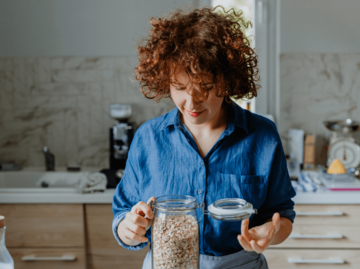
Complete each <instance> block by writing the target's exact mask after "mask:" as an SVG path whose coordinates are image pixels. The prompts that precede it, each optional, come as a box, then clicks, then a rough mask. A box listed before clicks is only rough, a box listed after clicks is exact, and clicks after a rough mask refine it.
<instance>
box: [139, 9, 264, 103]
mask: <svg viewBox="0 0 360 269" xmlns="http://www.w3.org/2000/svg"><path fill="white" fill-rule="evenodd" d="M217 8H218V7H216V8H214V9H209V8H203V9H196V10H193V11H191V12H186V11H183V10H177V11H176V12H175V13H174V14H172V15H171V17H170V18H159V19H154V18H152V19H151V21H150V22H151V25H152V27H153V28H152V29H151V31H150V38H149V39H146V40H144V41H143V45H140V46H139V47H138V50H139V64H138V66H137V67H136V68H135V69H137V74H136V76H135V77H136V79H137V80H139V81H140V84H141V91H142V93H143V94H144V96H145V97H147V98H149V99H156V101H159V100H160V99H162V98H163V97H170V98H171V96H170V83H171V79H174V75H176V73H177V72H178V71H179V68H182V69H184V70H185V71H186V73H187V74H188V75H189V76H190V78H191V82H192V83H199V85H200V87H199V90H200V91H201V95H202V96H204V97H205V98H207V96H208V91H209V89H208V88H206V87H205V86H204V84H203V83H202V82H203V78H204V77H206V76H211V77H212V80H213V83H214V85H215V88H216V89H217V92H216V95H217V96H224V97H225V100H226V101H227V102H230V100H229V97H232V98H234V99H240V98H243V97H245V98H247V99H251V98H253V97H255V96H257V90H258V89H259V87H260V86H259V84H257V83H256V82H257V81H259V76H258V67H257V55H256V54H255V51H254V50H253V48H251V46H250V40H249V38H248V37H247V36H246V35H245V33H244V30H245V29H246V28H248V27H249V26H251V23H250V22H247V21H245V19H244V18H243V16H242V13H241V12H236V11H235V10H234V9H231V10H230V11H228V12H225V10H224V9H223V11H224V12H223V13H221V12H217V11H216V9H217ZM198 94H199V93H198Z"/></svg>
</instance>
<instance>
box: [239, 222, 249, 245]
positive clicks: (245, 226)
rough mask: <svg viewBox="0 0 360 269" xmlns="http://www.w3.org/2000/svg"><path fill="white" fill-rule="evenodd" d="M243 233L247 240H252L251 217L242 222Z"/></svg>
mask: <svg viewBox="0 0 360 269" xmlns="http://www.w3.org/2000/svg"><path fill="white" fill-rule="evenodd" d="M241 235H242V236H243V237H244V238H245V240H246V241H248V242H250V235H249V218H247V219H244V220H243V221H242V222H241Z"/></svg>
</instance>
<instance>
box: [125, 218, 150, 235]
mask: <svg viewBox="0 0 360 269" xmlns="http://www.w3.org/2000/svg"><path fill="white" fill-rule="evenodd" d="M124 222H125V223H124V224H125V226H126V228H127V229H129V230H130V231H132V232H134V233H136V234H138V235H144V234H145V233H146V229H145V228H144V227H142V226H140V225H138V224H135V223H133V222H132V221H131V220H129V219H125V220H124ZM145 227H146V226H145Z"/></svg>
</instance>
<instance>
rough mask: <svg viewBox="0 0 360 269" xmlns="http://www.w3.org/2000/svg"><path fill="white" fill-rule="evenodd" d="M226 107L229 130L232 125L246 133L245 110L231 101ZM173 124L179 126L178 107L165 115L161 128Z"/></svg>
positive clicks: (232, 127) (231, 128)
mask: <svg viewBox="0 0 360 269" xmlns="http://www.w3.org/2000/svg"><path fill="white" fill-rule="evenodd" d="M227 108H228V116H229V122H228V128H227V129H229V130H231V131H232V130H233V129H234V126H236V127H240V128H242V129H244V130H245V132H246V133H248V128H247V119H246V115H245V111H244V109H243V108H241V107H240V106H239V105H237V104H236V103H234V102H231V103H230V104H227ZM171 125H174V126H176V127H179V126H181V125H182V124H181V121H180V111H179V110H178V108H175V109H173V110H172V111H170V113H169V114H168V115H167V117H166V118H165V119H164V121H163V124H162V126H161V130H164V129H166V128H167V127H169V126H171Z"/></svg>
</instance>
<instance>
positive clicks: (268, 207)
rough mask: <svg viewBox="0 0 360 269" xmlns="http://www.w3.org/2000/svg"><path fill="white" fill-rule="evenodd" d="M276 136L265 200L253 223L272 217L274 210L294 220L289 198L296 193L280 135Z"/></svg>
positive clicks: (292, 205)
mask: <svg viewBox="0 0 360 269" xmlns="http://www.w3.org/2000/svg"><path fill="white" fill-rule="evenodd" d="M277 138H278V139H277V141H278V142H277V144H276V147H275V150H274V154H273V158H272V162H271V165H270V172H269V174H268V180H267V184H268V190H267V195H266V200H265V202H264V204H263V205H262V206H261V207H260V208H259V210H258V215H257V217H256V218H255V220H254V221H256V224H255V225H260V224H262V223H264V222H265V221H266V220H267V219H269V218H272V216H273V215H274V214H275V213H276V212H278V213H279V214H280V217H284V218H288V219H289V220H290V221H291V222H294V219H295V215H296V214H295V211H294V202H293V201H292V199H291V198H293V197H294V196H295V195H296V193H295V190H294V188H293V187H292V185H291V180H290V177H289V173H288V170H287V163H286V158H285V153H284V150H283V147H282V144H281V141H280V137H279V136H278V137H277Z"/></svg>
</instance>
